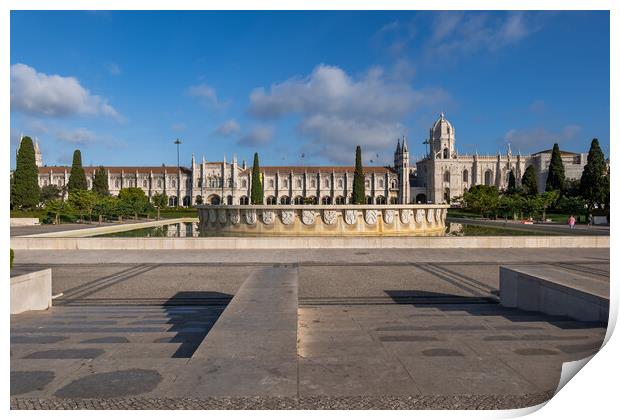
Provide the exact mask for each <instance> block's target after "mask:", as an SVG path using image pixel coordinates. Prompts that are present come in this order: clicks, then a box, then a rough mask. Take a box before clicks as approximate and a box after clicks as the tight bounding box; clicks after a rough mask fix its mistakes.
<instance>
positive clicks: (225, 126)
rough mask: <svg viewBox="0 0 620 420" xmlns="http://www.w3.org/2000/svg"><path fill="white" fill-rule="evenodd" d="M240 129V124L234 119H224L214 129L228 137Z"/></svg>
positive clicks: (237, 132) (218, 133)
mask: <svg viewBox="0 0 620 420" xmlns="http://www.w3.org/2000/svg"><path fill="white" fill-rule="evenodd" d="M240 131H241V126H240V125H239V123H238V122H237V121H235V120H234V119H232V120H228V121H224V122H223V123H222V124H220V126H219V127H218V128H217V129H216V130H215V133H216V134H217V135H220V136H224V137H230V136H233V135H235V134H239V132H240Z"/></svg>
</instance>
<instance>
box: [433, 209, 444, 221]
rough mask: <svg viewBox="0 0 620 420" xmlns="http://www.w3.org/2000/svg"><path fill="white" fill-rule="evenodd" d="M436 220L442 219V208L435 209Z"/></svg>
mask: <svg viewBox="0 0 620 420" xmlns="http://www.w3.org/2000/svg"><path fill="white" fill-rule="evenodd" d="M435 220H437V221H440V220H442V219H441V209H435Z"/></svg>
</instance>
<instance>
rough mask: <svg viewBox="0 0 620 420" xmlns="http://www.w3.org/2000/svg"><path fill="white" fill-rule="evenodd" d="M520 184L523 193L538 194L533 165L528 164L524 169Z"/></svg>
mask: <svg viewBox="0 0 620 420" xmlns="http://www.w3.org/2000/svg"><path fill="white" fill-rule="evenodd" d="M521 185H522V186H523V191H524V192H525V194H527V195H536V194H538V184H537V183H536V169H534V166H533V165H530V166H528V167H527V169H526V170H525V173H524V174H523V178H522V179H521Z"/></svg>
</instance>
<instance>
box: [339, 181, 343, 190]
mask: <svg viewBox="0 0 620 420" xmlns="http://www.w3.org/2000/svg"><path fill="white" fill-rule="evenodd" d="M338 188H340V189H342V188H344V181H343V180H342V179H339V180H338Z"/></svg>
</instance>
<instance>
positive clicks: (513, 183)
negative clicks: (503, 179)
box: [506, 169, 517, 194]
mask: <svg viewBox="0 0 620 420" xmlns="http://www.w3.org/2000/svg"><path fill="white" fill-rule="evenodd" d="M516 191H517V178H516V177H515V172H514V171H513V170H512V169H511V170H510V174H509V175H508V189H507V190H506V192H507V193H508V194H514V193H515V192H516Z"/></svg>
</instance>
